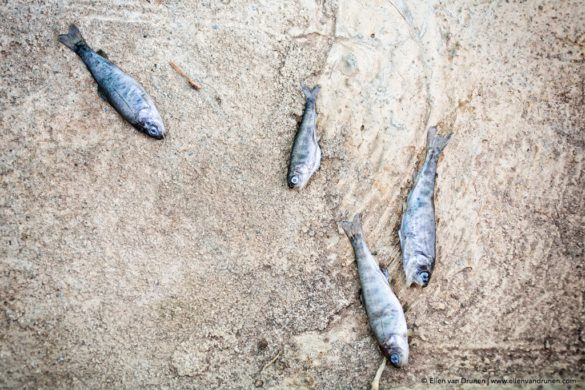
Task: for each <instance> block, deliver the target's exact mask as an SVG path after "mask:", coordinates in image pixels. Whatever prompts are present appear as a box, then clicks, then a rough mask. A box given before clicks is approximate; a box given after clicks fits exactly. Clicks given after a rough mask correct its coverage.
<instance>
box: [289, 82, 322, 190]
mask: <svg viewBox="0 0 585 390" xmlns="http://www.w3.org/2000/svg"><path fill="white" fill-rule="evenodd" d="M302 88H303V92H304V94H305V97H306V102H305V112H304V114H303V121H302V122H301V126H300V127H299V130H298V131H297V135H296V136H295V141H294V144H293V147H292V151H291V154H290V164H289V167H288V180H287V182H288V187H289V188H295V189H301V188H303V187H304V186H305V185H306V184H307V182H308V181H309V179H310V178H311V176H312V175H313V173H315V171H317V169H319V166H320V165H321V147H320V146H319V143H318V142H317V110H316V106H315V102H316V100H317V94H318V93H319V90H320V89H321V87H320V86H319V85H317V86H315V87H314V88H313V89H310V88H309V87H307V86H306V85H303V86H302Z"/></svg>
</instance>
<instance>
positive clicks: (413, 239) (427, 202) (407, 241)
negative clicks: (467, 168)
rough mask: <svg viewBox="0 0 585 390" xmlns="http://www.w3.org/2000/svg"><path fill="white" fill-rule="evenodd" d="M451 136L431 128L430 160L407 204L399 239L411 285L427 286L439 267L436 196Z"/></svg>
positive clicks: (404, 265)
mask: <svg viewBox="0 0 585 390" xmlns="http://www.w3.org/2000/svg"><path fill="white" fill-rule="evenodd" d="M449 138H451V134H449V135H447V136H441V135H439V134H437V128H436V127H431V128H430V129H429V130H428V134H427V156H426V159H425V162H424V164H423V166H422V168H421V170H420V172H419V173H418V175H417V176H416V180H415V183H414V187H413V188H412V190H411V192H410V194H409V195H408V199H407V201H406V210H405V211H404V213H403V215H402V223H401V225H400V230H399V231H398V235H399V237H400V248H401V249H402V260H403V267H404V273H405V275H406V283H407V285H409V286H410V285H411V284H412V283H416V284H418V285H420V286H423V287H425V286H427V285H428V284H429V281H430V280H431V274H432V272H433V269H434V267H435V239H436V222H435V206H434V204H433V195H434V191H435V175H436V173H437V161H438V160H439V155H440V154H441V152H442V151H443V149H444V148H445V146H446V145H447V142H448V141H449Z"/></svg>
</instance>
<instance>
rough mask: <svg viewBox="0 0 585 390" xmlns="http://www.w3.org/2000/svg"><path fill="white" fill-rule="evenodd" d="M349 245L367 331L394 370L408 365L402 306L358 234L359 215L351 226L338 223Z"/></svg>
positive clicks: (386, 275)
mask: <svg viewBox="0 0 585 390" xmlns="http://www.w3.org/2000/svg"><path fill="white" fill-rule="evenodd" d="M341 227H342V228H343V230H344V231H345V234H347V237H348V238H349V240H350V241H351V245H352V247H353V251H354V253H355V258H356V260H357V265H358V274H359V276H360V283H361V286H362V300H363V304H364V305H365V307H366V312H367V313H368V320H369V322H370V327H371V328H372V331H373V332H374V335H375V336H376V339H377V340H378V344H379V345H380V349H381V350H382V352H383V353H384V355H385V356H386V357H388V359H389V360H390V363H392V365H393V366H394V367H403V366H406V364H407V363H408V330H407V327H406V319H405V318H404V311H403V310H402V305H401V304H400V302H399V301H398V298H396V295H394V292H392V289H391V288H390V282H389V280H388V273H387V271H386V272H385V271H383V270H382V269H381V268H380V266H379V264H378V262H377V261H376V259H375V258H374V257H373V256H372V254H371V253H370V250H369V249H368V246H367V244H366V241H365V238H364V233H363V231H362V223H361V215H360V214H357V215H356V216H355V217H354V218H353V221H352V222H349V221H344V222H341Z"/></svg>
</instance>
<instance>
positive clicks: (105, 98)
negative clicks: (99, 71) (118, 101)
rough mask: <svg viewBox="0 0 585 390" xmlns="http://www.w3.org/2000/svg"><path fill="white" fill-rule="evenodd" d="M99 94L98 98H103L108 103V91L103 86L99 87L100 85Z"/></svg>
mask: <svg viewBox="0 0 585 390" xmlns="http://www.w3.org/2000/svg"><path fill="white" fill-rule="evenodd" d="M97 93H98V96H99V97H101V98H102V99H104V100H105V101H106V102H107V101H108V97H107V94H106V90H105V89H103V88H102V86H101V85H99V84H98V86H97Z"/></svg>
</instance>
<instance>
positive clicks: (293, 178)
mask: <svg viewBox="0 0 585 390" xmlns="http://www.w3.org/2000/svg"><path fill="white" fill-rule="evenodd" d="M290 182H291V183H293V184H299V177H298V176H293V177H291V178H290Z"/></svg>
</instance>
